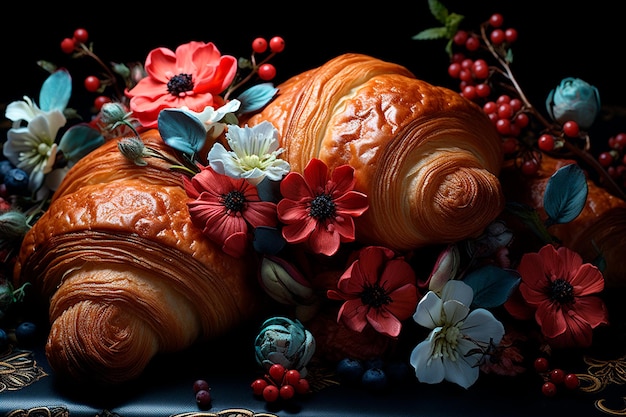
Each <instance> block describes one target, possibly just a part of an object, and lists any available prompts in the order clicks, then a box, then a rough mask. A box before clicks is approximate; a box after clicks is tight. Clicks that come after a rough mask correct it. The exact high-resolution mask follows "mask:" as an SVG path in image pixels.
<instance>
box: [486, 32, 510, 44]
mask: <svg viewBox="0 0 626 417" xmlns="http://www.w3.org/2000/svg"><path fill="white" fill-rule="evenodd" d="M489 39H491V42H492V43H493V44H494V45H500V44H501V43H503V42H504V41H505V40H506V37H505V36H504V31H503V30H502V29H494V30H492V31H491V33H490V34H489Z"/></svg>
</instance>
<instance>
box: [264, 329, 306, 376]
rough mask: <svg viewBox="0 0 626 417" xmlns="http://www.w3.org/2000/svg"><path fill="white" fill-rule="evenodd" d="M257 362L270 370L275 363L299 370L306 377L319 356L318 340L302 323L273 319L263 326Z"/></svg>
mask: <svg viewBox="0 0 626 417" xmlns="http://www.w3.org/2000/svg"><path fill="white" fill-rule="evenodd" d="M254 346H255V356H256V360H257V363H258V364H259V365H261V366H263V367H264V368H265V369H266V370H268V369H269V368H270V366H272V365H273V364H275V363H277V364H280V365H283V366H284V367H285V368H287V369H296V370H297V371H299V372H300V374H301V375H302V376H303V377H304V376H306V374H307V369H306V366H307V364H308V363H309V361H310V360H311V358H312V357H313V354H314V353H315V347H316V346H315V339H314V338H313V335H312V334H311V332H309V331H308V330H307V329H305V328H304V326H303V325H302V323H300V321H298V320H295V321H294V320H291V319H288V318H286V317H272V318H270V319H268V320H266V321H265V322H264V323H263V324H262V325H261V331H260V332H259V334H258V335H257V337H256V339H255V341H254Z"/></svg>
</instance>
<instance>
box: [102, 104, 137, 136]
mask: <svg viewBox="0 0 626 417" xmlns="http://www.w3.org/2000/svg"><path fill="white" fill-rule="evenodd" d="M129 116H130V113H129V112H127V111H126V109H125V108H124V106H123V105H122V104H120V103H115V102H111V103H105V104H104V105H103V106H102V109H100V121H101V122H102V123H103V124H104V125H106V126H114V125H115V124H116V123H120V122H124V120H126V119H127V118H128V117H129ZM111 129H113V128H111Z"/></svg>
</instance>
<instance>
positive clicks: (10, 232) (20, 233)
mask: <svg viewBox="0 0 626 417" xmlns="http://www.w3.org/2000/svg"><path fill="white" fill-rule="evenodd" d="M29 229H30V225H29V224H28V221H27V220H26V216H25V215H24V214H23V213H20V212H18V211H7V212H6V213H2V214H0V239H21V238H22V237H24V235H25V234H26V232H28V230H29Z"/></svg>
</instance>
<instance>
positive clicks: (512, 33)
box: [504, 28, 517, 43]
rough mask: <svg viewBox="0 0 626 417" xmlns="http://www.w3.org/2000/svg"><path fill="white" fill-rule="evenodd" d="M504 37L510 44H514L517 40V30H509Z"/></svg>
mask: <svg viewBox="0 0 626 417" xmlns="http://www.w3.org/2000/svg"><path fill="white" fill-rule="evenodd" d="M504 37H505V38H506V41H507V42H508V43H513V42H515V41H516V40H517V30H515V29H513V28H509V29H507V30H505V31H504Z"/></svg>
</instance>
